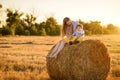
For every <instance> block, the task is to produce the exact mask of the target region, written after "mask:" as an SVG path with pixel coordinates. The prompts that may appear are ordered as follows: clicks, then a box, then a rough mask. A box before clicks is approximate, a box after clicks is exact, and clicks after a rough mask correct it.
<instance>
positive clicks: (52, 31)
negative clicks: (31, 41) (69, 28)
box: [45, 17, 61, 36]
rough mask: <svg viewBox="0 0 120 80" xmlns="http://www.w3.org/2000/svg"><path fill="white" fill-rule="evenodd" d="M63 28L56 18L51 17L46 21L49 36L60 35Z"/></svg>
mask: <svg viewBox="0 0 120 80" xmlns="http://www.w3.org/2000/svg"><path fill="white" fill-rule="evenodd" d="M60 27H61V26H60V25H58V23H57V21H56V19H54V17H49V18H48V19H47V20H46V25H45V31H46V33H47V35H52V36H53V35H59V34H60V30H61V28H60Z"/></svg>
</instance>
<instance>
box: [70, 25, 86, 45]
mask: <svg viewBox="0 0 120 80" xmlns="http://www.w3.org/2000/svg"><path fill="white" fill-rule="evenodd" d="M72 35H73V36H72V37H71V39H70V42H69V44H70V45H71V44H73V43H78V42H81V41H82V40H83V37H84V35H85V32H84V30H83V25H82V24H80V25H77V26H76V31H75V32H74V33H73V34H72Z"/></svg>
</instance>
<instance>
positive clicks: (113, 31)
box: [107, 24, 119, 34]
mask: <svg viewBox="0 0 120 80" xmlns="http://www.w3.org/2000/svg"><path fill="white" fill-rule="evenodd" d="M107 30H109V32H110V33H111V34H116V33H119V31H118V30H119V28H118V27H116V26H114V25H113V24H108V25H107Z"/></svg>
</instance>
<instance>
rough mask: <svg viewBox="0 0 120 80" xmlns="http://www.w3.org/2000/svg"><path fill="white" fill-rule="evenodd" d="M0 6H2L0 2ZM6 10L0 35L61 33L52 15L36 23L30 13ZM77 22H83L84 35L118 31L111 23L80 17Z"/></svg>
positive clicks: (55, 34) (50, 34) (119, 30)
mask: <svg viewBox="0 0 120 80" xmlns="http://www.w3.org/2000/svg"><path fill="white" fill-rule="evenodd" d="M0 8H2V5H1V4H0ZM6 12H7V19H6V23H7V25H6V26H4V27H3V28H2V29H0V35H12V36H14V35H40V36H46V35H49V36H58V35H60V33H61V28H62V27H61V25H59V24H58V22H57V20H56V19H55V18H54V17H49V18H47V19H46V21H44V22H41V23H36V19H37V18H36V17H35V16H34V15H32V14H26V15H24V16H23V13H20V12H19V11H18V10H11V9H7V11H6ZM21 17H24V18H21ZM78 22H79V23H80V24H83V26H84V30H85V34H86V35H94V34H119V33H120V29H119V28H118V27H117V26H115V25H113V24H108V25H107V26H102V25H101V22H100V21H90V22H84V21H82V20H80V19H79V20H78Z"/></svg>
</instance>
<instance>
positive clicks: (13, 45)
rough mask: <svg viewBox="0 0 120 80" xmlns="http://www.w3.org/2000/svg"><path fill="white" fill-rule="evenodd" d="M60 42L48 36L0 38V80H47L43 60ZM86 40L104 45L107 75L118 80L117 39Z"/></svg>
mask: <svg viewBox="0 0 120 80" xmlns="http://www.w3.org/2000/svg"><path fill="white" fill-rule="evenodd" d="M60 39H61V38H60V37H50V36H47V37H39V36H15V37H10V36H9V37H0V80H49V76H48V74H47V71H46V59H45V56H46V55H47V53H48V52H49V50H50V49H51V48H52V46H53V45H54V44H56V43H57V42H58V41H59V40H60ZM86 39H99V40H101V41H102V42H103V43H105V44H106V46H107V47H108V50H109V54H110V57H111V72H110V75H111V76H112V79H113V80H117V79H118V80H119V79H120V78H119V77H120V35H97V36H96V35H94V36H86V37H85V40H86ZM110 79H111V77H110ZM110 79H109V80H110Z"/></svg>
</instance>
